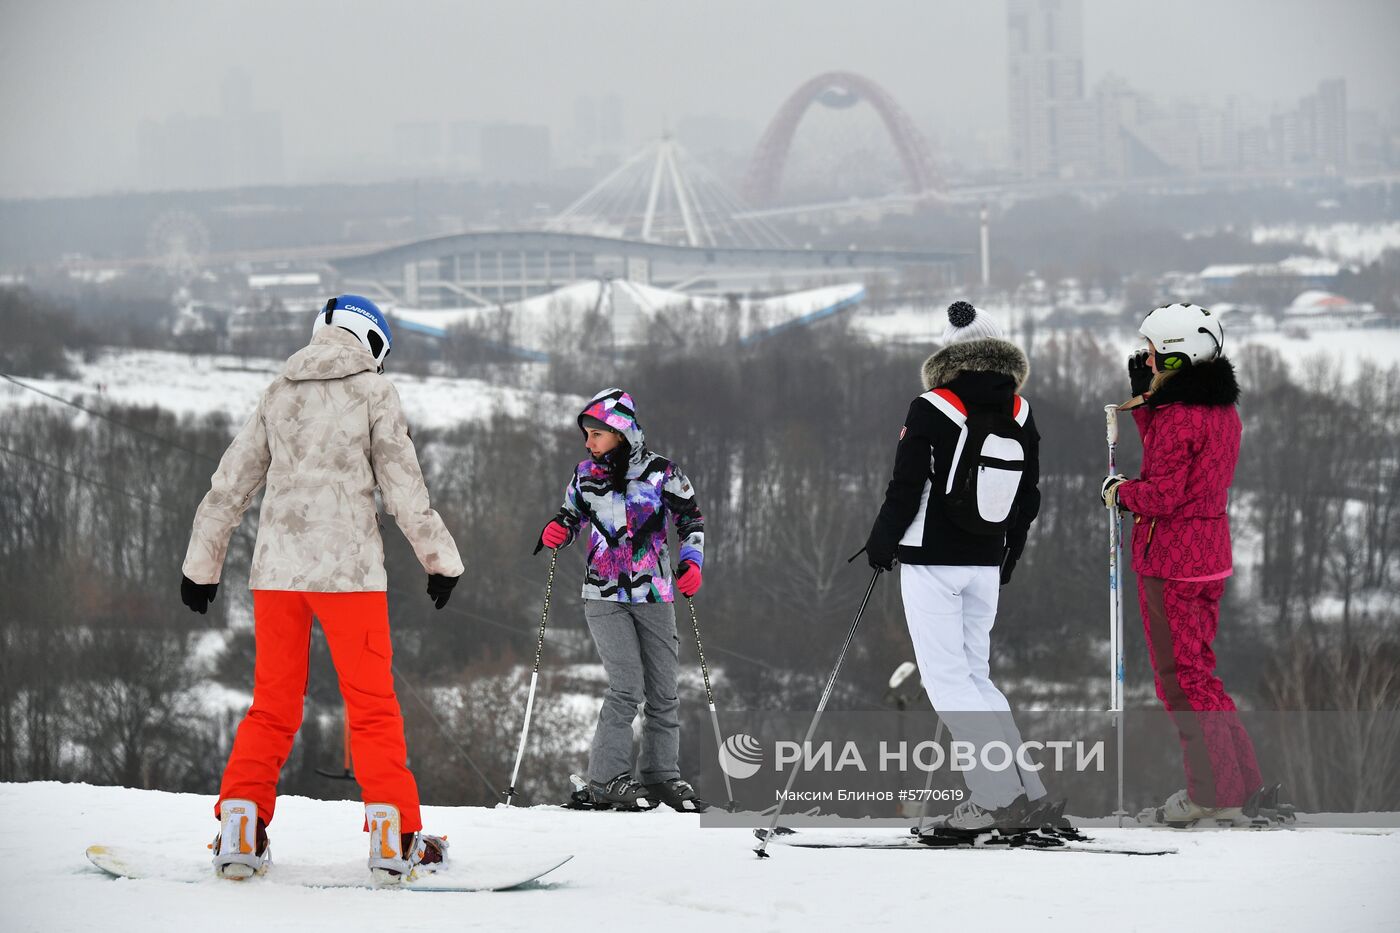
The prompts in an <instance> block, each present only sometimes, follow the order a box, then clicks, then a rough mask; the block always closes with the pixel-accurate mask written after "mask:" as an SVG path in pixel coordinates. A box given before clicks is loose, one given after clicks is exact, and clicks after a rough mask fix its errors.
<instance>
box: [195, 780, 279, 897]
mask: <svg viewBox="0 0 1400 933" xmlns="http://www.w3.org/2000/svg"><path fill="white" fill-rule="evenodd" d="M250 827H251V828H252V830H253V833H252V838H251V839H250V838H249V834H248V830H249V828H250ZM209 848H210V849H211V850H212V851H213V853H214V874H216V875H218V876H219V877H220V878H227V879H229V880H230V881H245V880H247V879H248V878H251V877H253V876H254V875H261V874H264V873H265V872H266V871H267V868H268V866H269V865H271V864H272V847H271V845H270V844H269V843H268V839H267V824H266V823H264V822H263V821H262V820H261V819H260V818H259V817H258V806H257V804H255V803H253V801H251V800H234V799H229V800H221V801H219V834H218V835H217V836H215V837H214V841H213V842H211V843H209Z"/></svg>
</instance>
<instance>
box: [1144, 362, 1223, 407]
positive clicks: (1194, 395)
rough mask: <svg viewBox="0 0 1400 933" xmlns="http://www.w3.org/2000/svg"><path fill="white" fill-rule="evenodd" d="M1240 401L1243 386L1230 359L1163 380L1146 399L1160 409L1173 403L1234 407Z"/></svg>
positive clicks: (1193, 366)
mask: <svg viewBox="0 0 1400 933" xmlns="http://www.w3.org/2000/svg"><path fill="white" fill-rule="evenodd" d="M1239 400H1240V384H1239V382H1237V381H1236V380H1235V364H1234V363H1231V362H1230V360H1229V358H1228V357H1224V356H1222V357H1217V358H1216V359H1214V360H1211V361H1210V362H1208V363H1196V364H1194V365H1192V366H1189V367H1187V368H1186V369H1183V370H1180V371H1179V372H1177V373H1176V374H1175V375H1173V376H1171V377H1170V378H1168V379H1166V380H1164V381H1163V382H1162V384H1161V386H1159V387H1158V389H1157V391H1155V392H1153V393H1152V394H1151V395H1149V396H1148V397H1147V404H1148V405H1149V406H1150V407H1152V408H1160V407H1161V406H1163V405H1170V404H1171V403H1173V402H1185V403H1186V404H1188V405H1215V406H1221V405H1234V404H1235V403H1237V402H1238V401H1239Z"/></svg>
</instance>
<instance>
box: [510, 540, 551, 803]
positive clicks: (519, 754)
mask: <svg viewBox="0 0 1400 933" xmlns="http://www.w3.org/2000/svg"><path fill="white" fill-rule="evenodd" d="M558 563H559V549H558V548H557V547H556V548H550V549H549V579H548V580H547V581H546V582H545V585H544V611H543V612H541V613H540V637H539V638H538V639H536V641H535V666H534V669H533V670H531V671H530V694H529V696H528V697H527V698H526V699H525V723H524V725H522V726H521V727H520V745H519V747H518V748H516V750H515V767H514V768H512V769H511V772H510V786H509V787H507V788H506V794H505V797H506V806H507V807H509V806H510V805H511V802H512V801H514V800H515V796H516V793H517V791H516V789H515V780H516V778H518V777H519V776H520V760H521V759H522V758H524V757H525V738H526V736H528V735H529V734H530V714H531V713H533V712H534V711H535V685H536V684H537V683H539V679H540V653H541V652H543V651H544V629H545V626H546V625H548V624H549V596H550V594H551V593H552V592H554V568H555V565H556V564H558Z"/></svg>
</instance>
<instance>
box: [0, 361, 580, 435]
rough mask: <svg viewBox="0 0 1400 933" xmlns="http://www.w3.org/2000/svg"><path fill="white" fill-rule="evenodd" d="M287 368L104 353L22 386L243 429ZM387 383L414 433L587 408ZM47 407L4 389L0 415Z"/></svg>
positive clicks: (504, 390)
mask: <svg viewBox="0 0 1400 933" xmlns="http://www.w3.org/2000/svg"><path fill="white" fill-rule="evenodd" d="M282 365H283V364H282V361H281V360H265V359H256V358H252V359H249V358H243V357H236V356H208V355H191V354H185V353H174V352H167V351H161V350H126V349H117V348H112V349H107V350H103V351H101V352H100V353H99V355H98V357H97V359H95V360H93V361H92V362H91V363H87V362H83V361H81V360H79V361H77V362H76V363H75V365H74V369H75V371H76V376H75V378H72V379H28V378H26V379H23V380H22V381H23V382H25V383H27V384H29V385H32V386H37V387H38V388H41V389H43V390H45V391H46V392H52V393H53V394H55V395H58V396H61V397H63V398H66V399H69V400H72V401H76V400H78V399H79V398H80V397H86V398H87V399H89V400H94V399H103V400H106V401H109V402H114V403H118V404H123V405H153V406H158V407H160V408H164V409H167V410H169V411H173V412H175V413H176V414H180V415H196V416H198V415H204V414H208V413H211V412H223V413H224V414H226V415H228V416H229V418H230V419H232V421H233V423H234V424H241V423H242V422H243V420H244V419H245V418H247V417H248V415H249V414H251V413H252V411H253V408H254V406H256V405H257V402H258V396H259V395H260V394H261V393H262V391H263V389H265V388H267V385H268V383H269V382H271V381H272V380H273V379H274V378H275V377H276V375H277V373H279V372H280V371H281V369H282ZM388 375H389V378H390V379H391V380H392V381H393V383H394V385H395V387H397V388H398V390H399V395H400V397H401V398H402V399H403V404H404V410H405V412H406V413H407V415H408V420H409V424H410V425H412V426H413V427H424V428H447V427H452V426H454V425H457V424H460V423H462V422H469V421H479V420H484V419H488V418H490V417H491V416H492V415H494V414H497V413H500V414H504V415H508V416H511V417H522V418H540V419H544V420H547V421H558V423H560V424H566V423H568V422H569V421H571V420H572V418H573V415H574V414H576V413H577V412H578V410H579V409H581V408H582V407H583V405H584V402H586V401H587V399H585V398H583V397H582V396H561V395H555V394H552V393H547V392H540V391H536V390H533V389H517V388H511V387H506V386H495V385H492V384H490V383H488V382H486V381H484V380H481V379H456V378H447V377H439V376H426V377H420V376H411V375H408V374H405V373H396V372H394V371H393V370H392V368H391V369H390V371H389V373H388ZM99 386H101V387H102V391H101V392H100V394H99V388H98V387H99ZM42 401H43V399H42V397H41V396H38V395H36V394H34V393H32V392H26V391H25V390H23V389H21V388H19V387H17V386H15V385H13V384H10V383H7V382H0V408H8V407H10V406H14V405H30V404H34V403H36V402H42ZM46 404H47V403H46Z"/></svg>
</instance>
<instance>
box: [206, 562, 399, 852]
mask: <svg viewBox="0 0 1400 933" xmlns="http://www.w3.org/2000/svg"><path fill="white" fill-rule="evenodd" d="M313 615H314V616H315V617H316V618H317V619H319V620H320V622H321V630H322V631H323V632H324V633H325V635H326V643H327V644H328V645H329V646H330V651H331V660H332V661H333V662H334V663H335V672H336V676H337V677H339V679H340V693H341V695H342V696H343V697H344V698H345V715H346V718H347V720H348V721H349V725H350V756H351V760H352V762H353V764H354V770H355V778H356V780H358V781H359V783H360V793H361V795H362V796H363V799H364V801H365V802H366V803H389V804H393V805H394V806H396V807H398V809H399V816H400V819H401V820H402V827H401V828H402V830H403V832H405V833H412V832H417V831H418V830H420V829H422V828H423V819H422V816H421V815H420V814H419V811H418V785H417V783H415V782H414V780H413V773H412V772H410V771H409V770H408V749H407V747H406V746H405V744H404V736H403V714H402V712H401V711H400V710H399V700H398V697H397V696H395V694H394V672H393V668H392V666H391V658H392V648H391V646H390V642H389V602H388V598H387V597H386V595H385V594H384V593H379V592H359V593H301V592H292V591H288V590H254V591H253V620H254V633H255V636H256V639H257V660H256V661H255V663H254V676H253V705H252V708H251V709H249V710H248V714H247V715H246V716H244V717H243V722H241V723H240V724H239V726H238V735H237V736H236V737H235V738H234V740H233V752H232V754H230V755H229V760H228V765H226V766H225V768H224V779H223V784H222V785H221V786H220V788H219V799H220V800H227V799H230V798H241V799H245V800H251V801H253V802H254V803H255V804H257V806H258V815H259V816H261V817H262V818H263V819H264V820H265V821H266V822H268V823H271V822H272V814H273V810H274V809H275V806H276V803H277V779H278V777H279V776H280V775H281V773H282V766H283V765H284V764H286V762H287V756H288V755H290V754H291V751H292V741H293V739H295V738H296V734H297V729H299V728H301V717H302V707H303V701H304V699H305V694H306V679H307V665H308V663H309V660H310V658H309V654H310V648H311V617H312V616H313ZM214 815H215V817H217V816H218V815H219V814H218V807H217V805H216V806H215V808H214Z"/></svg>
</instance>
